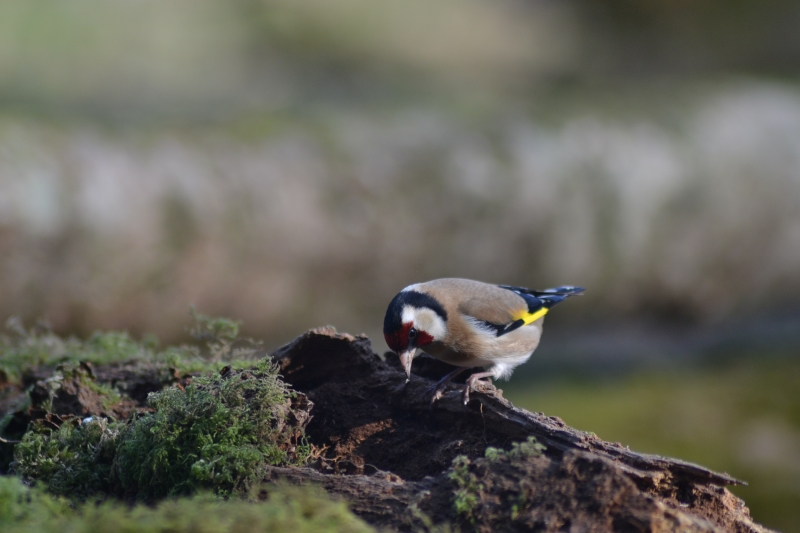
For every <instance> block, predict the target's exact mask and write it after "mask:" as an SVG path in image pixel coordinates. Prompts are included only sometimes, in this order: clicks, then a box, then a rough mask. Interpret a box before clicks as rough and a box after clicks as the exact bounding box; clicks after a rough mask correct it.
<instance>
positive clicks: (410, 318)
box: [400, 305, 417, 324]
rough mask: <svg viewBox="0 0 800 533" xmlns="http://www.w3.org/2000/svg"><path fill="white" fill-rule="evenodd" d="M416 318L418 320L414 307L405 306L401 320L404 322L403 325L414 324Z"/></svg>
mask: <svg viewBox="0 0 800 533" xmlns="http://www.w3.org/2000/svg"><path fill="white" fill-rule="evenodd" d="M416 318H417V310H416V309H415V308H414V307H411V306H410V305H404V306H403V314H402V316H401V318H400V319H401V320H402V321H403V324H409V323H411V324H413V323H414V322H415V319H416Z"/></svg>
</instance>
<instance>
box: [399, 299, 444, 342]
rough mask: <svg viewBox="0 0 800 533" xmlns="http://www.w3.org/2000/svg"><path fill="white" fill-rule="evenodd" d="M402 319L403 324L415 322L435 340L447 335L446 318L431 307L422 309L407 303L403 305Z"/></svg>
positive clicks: (418, 327)
mask: <svg viewBox="0 0 800 533" xmlns="http://www.w3.org/2000/svg"><path fill="white" fill-rule="evenodd" d="M401 320H402V321H403V324H409V323H410V324H413V325H414V327H415V328H417V329H418V330H419V331H424V332H425V333H427V334H428V335H430V336H431V337H433V340H437V341H440V340H443V339H444V338H445V335H447V325H446V324H445V323H444V320H442V317H440V316H439V315H437V314H436V312H435V311H432V310H431V309H426V308H422V309H420V308H418V307H413V306H411V305H406V306H405V307H403V314H402V315H401Z"/></svg>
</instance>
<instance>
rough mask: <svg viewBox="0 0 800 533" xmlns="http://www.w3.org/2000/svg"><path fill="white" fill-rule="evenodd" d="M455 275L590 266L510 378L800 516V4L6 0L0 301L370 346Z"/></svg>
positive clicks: (536, 277)
mask: <svg viewBox="0 0 800 533" xmlns="http://www.w3.org/2000/svg"><path fill="white" fill-rule="evenodd" d="M444 276H458V277H469V278H475V279H481V280H484V281H491V282H498V283H506V284H514V285H526V286H531V287H535V288H546V287H549V286H552V285H559V284H579V285H582V286H585V287H587V288H588V290H587V292H586V295H585V296H584V297H582V298H575V299H572V300H570V301H569V302H568V303H565V304H563V306H560V307H559V308H558V309H557V310H556V311H555V312H554V313H553V314H552V315H551V316H550V317H548V327H547V328H546V329H547V333H546V334H545V336H544V340H543V342H542V345H541V347H540V348H539V350H538V351H537V352H536V355H535V357H534V358H533V359H532V360H531V361H530V362H528V363H527V364H526V365H524V366H523V367H521V368H520V369H518V371H517V373H516V374H515V376H514V377H513V378H512V380H511V382H510V383H507V384H500V386H501V387H503V388H504V389H505V391H506V396H507V397H509V398H510V399H512V401H514V402H515V403H517V404H519V405H521V406H523V407H526V408H528V409H531V410H534V411H544V412H546V413H547V414H549V415H557V416H560V417H561V418H563V419H564V420H565V421H566V422H567V423H569V424H571V425H573V426H576V427H578V428H580V429H583V430H586V431H594V432H595V433H597V434H598V435H599V436H600V437H602V438H605V439H608V440H612V441H616V440H618V441H620V442H623V443H624V444H626V445H629V446H631V448H634V449H637V450H640V451H645V452H651V453H658V454H663V455H673V456H679V457H681V458H683V459H686V460H690V461H696V462H700V463H702V464H704V465H706V466H709V467H712V468H715V469H719V470H726V471H728V472H729V473H731V474H733V475H735V476H737V477H739V478H742V479H745V480H747V481H748V482H749V483H750V485H749V486H747V487H742V488H735V489H734V492H736V493H737V494H739V495H740V496H742V497H743V498H745V500H746V502H747V503H748V505H749V506H750V507H751V509H752V511H753V514H754V518H755V519H756V520H757V521H759V522H762V523H764V524H766V525H768V526H771V527H774V528H779V529H781V530H783V531H800V5H798V4H797V3H796V2H792V1H790V0H760V1H756V0H739V1H736V2H730V1H729V2H722V1H721V0H707V1H704V2H692V1H676V0H652V1H649V2H640V1H635V0H603V1H595V2H590V1H588V0H584V1H579V0H569V1H565V0H562V1H555V0H550V1H545V0H516V1H511V0H494V1H489V0H464V1H459V2H456V1H455V0H434V1H431V0H426V1H422V0H405V1H403V2H394V3H375V2H368V1H366V0H335V1H332V0H291V1H290V0H270V1H267V0H243V1H236V2H216V1H215V2H209V1H205V0H174V1H171V2H166V3H165V2H155V1H151V0H141V1H138V2H120V1H111V0H108V1H102V2H101V1H91V2H90V1H84V0H73V1H70V2H57V1H39V2H30V1H24V0H20V1H14V0H8V1H5V0H4V1H2V2H0V319H2V320H5V319H6V318H8V317H10V316H14V315H16V316H20V317H22V318H23V319H24V320H25V321H26V322H28V323H31V322H33V321H35V320H37V319H39V318H45V319H47V320H48V321H49V322H50V324H52V326H53V327H54V329H55V330H56V331H57V332H59V333H63V334H74V335H78V336H85V335H88V334H90V333H91V332H92V331H94V330H97V329H124V330H128V331H130V332H131V333H132V334H133V335H135V336H138V335H142V334H145V333H155V334H156V335H158V336H159V338H160V339H161V341H162V343H167V342H180V341H182V340H184V339H186V337H187V332H186V329H185V328H186V326H187V324H188V322H189V315H188V309H189V306H190V305H195V306H196V307H197V308H198V309H199V310H200V311H202V312H204V313H207V314H216V315H226V316H229V317H232V318H236V319H241V320H242V321H243V322H244V330H245V332H246V333H248V334H250V335H252V336H255V337H258V338H263V339H265V340H266V343H267V346H268V347H270V348H274V347H277V346H279V345H280V344H282V343H284V342H287V341H289V340H291V339H292V338H293V337H295V336H296V335H298V334H300V333H302V332H303V331H304V330H306V329H308V328H311V327H315V326H320V325H325V324H332V325H335V326H336V327H337V328H338V329H339V330H340V331H348V332H352V333H360V332H365V333H367V334H369V335H370V336H371V338H372V339H373V342H374V345H375V347H376V350H378V351H379V352H380V351H383V350H385V349H386V346H385V344H384V342H383V339H382V335H381V332H380V329H381V325H382V319H383V313H384V311H385V307H386V305H387V303H388V302H389V300H390V299H391V298H392V296H394V294H395V293H396V292H397V291H398V290H400V289H401V288H403V287H404V286H406V285H409V284H411V283H413V282H417V281H423V280H427V279H431V278H436V277H444Z"/></svg>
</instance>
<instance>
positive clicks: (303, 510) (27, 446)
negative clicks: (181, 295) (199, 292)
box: [0, 312, 372, 533]
mask: <svg viewBox="0 0 800 533" xmlns="http://www.w3.org/2000/svg"><path fill="white" fill-rule="evenodd" d="M193 317H194V326H193V327H192V329H191V332H192V334H193V335H194V336H195V338H197V339H199V340H201V341H203V342H204V343H205V346H204V347H199V346H180V347H170V348H167V349H166V350H163V351H157V350H156V346H157V343H156V342H155V341H154V340H153V339H145V340H144V341H140V342H137V341H135V340H133V339H131V338H130V337H129V336H128V335H127V334H125V333H115V332H111V333H96V334H94V335H93V336H91V337H90V338H89V339H87V340H85V341H81V340H78V339H74V338H70V339H63V338H60V337H58V336H57V335H55V334H53V333H52V332H51V331H49V330H48V329H46V328H43V327H35V328H32V329H25V328H23V327H22V326H21V324H19V323H17V322H14V321H12V322H11V323H10V324H9V326H10V329H12V334H11V335H7V336H3V337H0V355H1V356H2V357H0V369H2V372H3V377H4V379H3V382H2V384H1V385H2V389H3V390H4V391H5V394H6V399H7V400H9V401H7V402H5V403H4V404H3V407H4V411H5V412H4V413H3V415H4V416H3V418H2V421H3V422H2V423H0V435H3V437H4V439H5V440H6V441H7V442H5V443H4V444H2V446H3V447H4V451H5V452H6V453H8V452H9V451H10V450H13V458H14V461H13V463H11V471H12V473H13V474H15V476H0V530H2V531H4V532H12V533H13V532H22V531H42V532H51V531H53V532H55V531H69V532H71V533H72V532H75V533H79V532H82V531H87V532H88V531H93V532H94V531H98V532H103V531H109V532H111V531H114V532H116V531H119V530H124V531H128V532H137V531H142V532H144V531H148V532H149V531H155V532H158V531H164V532H166V531H169V532H176V533H178V532H181V531H186V532H189V531H191V532H200V533H205V532H208V533H217V532H219V533H223V532H239V531H276V532H277V531H292V532H300V533H302V532H306V531H307V532H312V531H314V532H316V531H323V532H324V531H353V532H362V531H363V532H367V531H372V529H371V528H370V527H369V526H367V525H366V524H364V523H363V522H361V521H360V520H358V519H357V518H355V517H354V516H353V515H352V514H351V513H350V512H349V511H348V510H347V507H346V506H345V505H344V503H341V502H339V503H337V502H334V501H331V500H330V498H328V497H327V496H325V495H324V493H321V492H319V491H316V490H314V489H312V488H297V487H294V488H292V487H283V488H277V489H276V488H275V487H263V486H262V485H261V483H260V480H261V479H262V476H263V469H264V468H265V467H266V466H268V465H282V466H285V465H298V464H304V463H305V461H306V459H307V457H308V455H309V453H310V449H311V448H310V446H309V445H308V444H307V443H306V441H305V438H304V432H303V429H304V425H305V423H306V422H307V420H308V418H309V413H308V411H309V409H310V404H309V403H308V402H307V401H306V400H305V399H304V396H303V395H302V394H299V393H296V392H294V391H292V390H290V389H289V387H287V386H286V385H285V384H284V383H283V381H282V380H281V379H280V377H279V376H278V370H277V368H276V367H275V365H274V364H273V363H272V362H271V361H270V360H269V359H266V358H263V357H262V358H261V359H259V358H258V355H259V346H258V344H257V343H255V342H253V341H250V340H248V339H240V338H239V337H238V328H239V324H238V323H237V322H234V321H231V320H228V319H220V318H210V317H206V316H204V315H201V314H199V313H195V312H193ZM118 364H119V365H128V366H131V365H132V367H133V368H143V369H147V370H148V371H150V372H151V373H152V372H154V375H155V376H156V378H155V379H156V382H157V383H161V382H162V381H159V380H162V378H163V385H164V388H163V390H160V391H157V392H153V393H151V394H149V396H147V403H146V405H143V406H140V407H139V408H138V409H137V410H133V411H130V412H129V413H128V412H126V413H127V414H128V416H127V417H126V416H116V415H117V414H118V413H119V411H115V410H114V407H115V406H117V405H118V404H120V402H129V403H135V402H134V401H133V400H132V399H131V398H128V397H126V394H125V391H124V390H122V389H120V388H119V387H120V384H119V383H113V382H108V383H106V382H101V381H99V380H98V379H97V378H96V376H95V373H94V371H93V368H96V369H97V370H98V371H100V370H103V368H104V365H105V367H108V366H112V367H113V366H114V365H118ZM37 376H48V377H45V378H41V379H39V378H37ZM164 376H166V378H164ZM174 376H182V379H180V380H177V379H176V378H174ZM167 378H169V379H167ZM26 381H27V382H31V381H33V383H34V384H33V385H30V386H29V387H28V388H27V389H23V383H25V382H26ZM14 395H16V398H15V397H14ZM81 409H88V410H89V416H84V415H85V414H87V413H83V412H82V411H81ZM131 415H132V416H131ZM15 416H16V418H15ZM19 420H29V422H27V427H24V428H23V429H22V430H21V434H20V435H13V437H18V441H17V440H16V439H14V438H9V437H10V436H9V435H6V434H3V431H4V430H7V429H9V428H10V427H11V426H12V425H13V423H14V422H17V423H18V422H19ZM16 476H19V477H16ZM23 480H24V482H25V484H23V482H22V481H23ZM32 484H33V485H35V486H34V487H33V488H31V485H32ZM265 494H268V495H269V497H268V499H267V501H266V502H260V503H259V504H257V505H256V504H253V503H248V500H253V499H259V500H263V499H264V495H265ZM180 496H182V497H180ZM176 497H177V499H176ZM135 501H146V502H147V503H148V504H150V505H154V504H155V505H156V507H146V506H141V505H137V506H133V507H131V506H130V505H131V504H132V503H134V502H135ZM98 502H104V503H102V504H98ZM158 502H161V503H158Z"/></svg>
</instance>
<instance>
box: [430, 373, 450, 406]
mask: <svg viewBox="0 0 800 533" xmlns="http://www.w3.org/2000/svg"><path fill="white" fill-rule="evenodd" d="M449 385H450V380H449V379H442V380H440V381H439V382H438V383H437V384H436V385H433V386H432V387H428V388H427V389H425V395H428V394H430V395H431V405H433V404H434V403H436V400H440V399H441V398H442V396H444V392H445V391H446V390H447V387H448V386H449Z"/></svg>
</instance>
